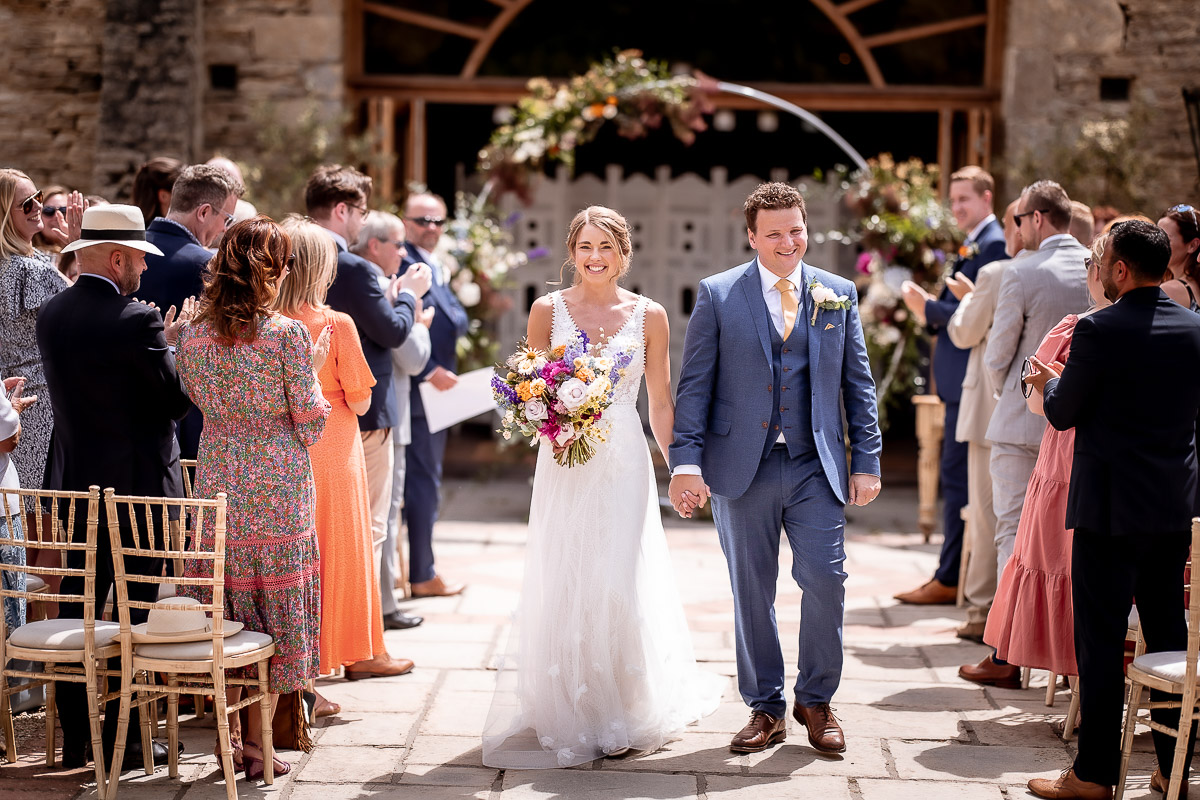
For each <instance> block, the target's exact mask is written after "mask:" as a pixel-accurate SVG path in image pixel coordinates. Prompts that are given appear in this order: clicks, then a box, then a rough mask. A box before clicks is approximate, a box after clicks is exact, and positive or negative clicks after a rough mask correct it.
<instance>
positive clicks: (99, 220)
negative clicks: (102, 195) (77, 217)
mask: <svg viewBox="0 0 1200 800" xmlns="http://www.w3.org/2000/svg"><path fill="white" fill-rule="evenodd" d="M94 244H119V245H122V246H123V247H132V248H133V249H135V250H141V251H143V252H146V253H152V254H154V255H156V256H161V255H162V254H163V251H162V250H159V249H158V248H157V247H155V246H154V245H152V244H150V242H147V241H146V223H145V220H144V219H143V218H142V210H141V209H140V208H138V207H137V206H123V205H119V204H110V205H103V206H92V207H91V208H89V209H87V210H86V211H84V212H83V230H82V231H80V234H79V238H78V239H76V240H75V241H73V242H71V243H70V244H68V245H67V246H66V247H64V248H63V249H62V251H63V252H64V253H70V252H73V251H75V250H82V249H83V248H85V247H91V246H92V245H94Z"/></svg>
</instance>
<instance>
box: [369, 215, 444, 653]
mask: <svg viewBox="0 0 1200 800" xmlns="http://www.w3.org/2000/svg"><path fill="white" fill-rule="evenodd" d="M350 252H352V253H354V254H356V255H359V256H362V257H363V258H365V259H366V260H367V261H369V262H371V264H373V265H374V266H375V267H376V268H377V271H378V273H379V274H378V276H377V279H378V280H379V282H380V288H383V289H384V290H386V289H387V284H388V282H389V281H390V280H391V278H392V276H393V275H395V274H396V273H397V272H399V271H400V260H401V258H402V257H403V256H405V255H406V254H407V251H406V250H405V249H404V223H403V222H402V221H401V220H400V218H399V217H397V216H396V215H394V214H388V213H386V212H383V211H372V212H371V213H370V214H368V215H367V220H366V224H364V225H363V229H362V230H361V231H360V232H359V234H358V241H357V242H355V244H354V246H352V247H351V248H350ZM416 312H417V317H416V321H417V324H415V325H413V326H412V328H411V329H410V330H409V332H408V338H407V339H405V340H404V344H402V345H400V346H399V347H393V348H392V385H393V388H394V390H395V395H396V419H397V423H396V428H395V429H394V430H393V431H392V452H393V457H392V494H391V504H390V506H389V508H388V517H387V526H388V527H387V538H386V539H385V540H384V542H383V546H382V555H381V558H380V563H379V595H380V598H381V607H382V610H383V625H384V627H385V628H387V629H389V630H402V629H404V628H414V627H416V626H417V625H420V624H421V622H423V621H424V618H423V617H419V616H414V615H410V614H406V613H404V612H403V611H401V610H400V608H399V607H398V606H397V605H396V589H397V586H396V583H397V576H398V575H399V574H400V572H399V570H398V569H397V556H398V553H397V542H398V541H399V537H400V514H401V510H402V509H403V500H404V476H405V465H406V457H405V448H406V447H407V446H408V444H409V442H411V441H412V433H411V431H412V427H411V424H410V417H409V402H408V398H409V392H410V389H411V378H412V376H413V375H415V374H417V373H419V372H420V371H421V370H422V369H424V368H425V363H426V362H427V361H428V360H429V349H430V346H429V325H430V323H431V322H432V320H433V314H434V308H433V306H430V307H429V308H427V309H423V308H422V302H421V301H420V300H418V301H417V305H416ZM399 588H403V587H402V586H401V587H399Z"/></svg>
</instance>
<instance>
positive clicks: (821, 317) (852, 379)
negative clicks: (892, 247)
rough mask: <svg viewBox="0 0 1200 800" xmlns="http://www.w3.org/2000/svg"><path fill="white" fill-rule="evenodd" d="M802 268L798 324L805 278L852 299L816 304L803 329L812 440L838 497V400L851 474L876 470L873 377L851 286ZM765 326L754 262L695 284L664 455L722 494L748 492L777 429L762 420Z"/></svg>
mask: <svg viewBox="0 0 1200 800" xmlns="http://www.w3.org/2000/svg"><path fill="white" fill-rule="evenodd" d="M802 275H803V286H801V287H798V290H799V292H800V294H801V297H802V298H803V305H802V307H801V310H800V314H799V316H798V317H797V320H796V324H797V325H808V324H809V322H810V320H811V319H812V316H813V302H812V295H811V293H810V292H809V290H808V286H809V284H810V283H811V282H812V281H814V280H817V281H820V282H821V283H822V284H823V285H825V286H827V287H828V288H830V289H832V290H834V291H835V292H837V293H838V294H839V295H842V294H844V295H846V296H848V297H849V298H850V308H849V309H847V310H842V309H837V310H833V311H829V310H824V309H822V310H821V311H819V313H818V314H817V320H816V324H815V325H813V326H812V327H810V328H809V335H808V358H809V380H810V383H811V387H812V400H813V403H812V407H813V414H812V432H813V440H814V441H815V442H816V445H817V453H818V454H819V456H820V459H821V466H822V468H823V469H824V472H825V476H826V478H827V479H828V481H829V485H830V486H831V487H832V488H833V493H834V494H835V495H836V496H837V498H838V499H839V500H841V501H842V502H843V503H844V502H846V497H847V491H848V488H847V487H848V482H849V474H848V473H847V469H846V446H845V441H846V437H845V435H844V434H843V429H842V407H843V405H844V406H845V409H846V422H847V425H848V431H849V438H850V470H849V471H850V472H854V473H859V472H861V473H867V474H871V475H878V474H879V453H880V450H881V447H882V438H881V436H880V434H879V421H878V414H877V409H876V402H875V381H874V380H873V379H872V377H871V364H870V362H869V361H868V360H867V348H866V344H865V343H864V341H863V333H862V323H861V322H860V321H859V318H858V293H857V292H856V291H855V289H854V284H853V283H851V282H850V281H848V280H846V279H845V278H841V277H838V276H837V275H834V274H833V273H830V272H826V271H824V270H820V269H817V268H815V267H813V266H810V265H809V264H804V265H803V272H802ZM770 325H771V316H770V313H769V312H768V311H767V303H766V300H765V299H764V298H763V294H762V284H761V282H760V280H759V273H758V261H757V260H755V261H751V262H750V263H748V264H742V265H741V266H738V267H734V268H733V269H731V270H727V271H725V272H722V273H720V274H717V275H713V276H711V277H708V278H705V279H704V280H702V281H701V282H700V290H699V291H698V292H697V294H696V306H695V308H694V309H693V311H692V317H691V319H690V320H689V321H688V327H687V335H686V337H685V338H684V344H683V364H682V367H681V368H680V374H679V391H678V393H677V396H676V401H675V441H674V443H672V445H671V447H670V461H671V467H672V469H674V468H675V467H677V466H679V465H680V464H699V465H700V468H701V470H702V472H703V475H704V481H705V483H707V484H708V485H709V487H710V488H711V489H712V491H713V493H714V494H718V495H721V496H723V497H729V498H737V497H740V496H741V495H742V494H744V493H745V491H746V489H747V488H749V486H750V483H751V481H753V479H754V475H755V473H756V472H757V471H758V465H759V462H760V461H761V460H762V456H763V452H764V451H765V450H766V444H767V437H768V436H772V435H777V434H775V432H773V431H769V430H767V426H766V423H765V422H764V420H769V419H770V418H771V410H772V403H773V401H772V394H771V392H770V391H765V392H764V391H763V388H764V387H766V386H768V385H770V384H771V383H772V382H773V380H774V378H773V376H772V372H771V334H770V328H769V326H770ZM829 326H832V327H829Z"/></svg>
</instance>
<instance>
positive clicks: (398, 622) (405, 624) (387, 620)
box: [383, 611, 425, 631]
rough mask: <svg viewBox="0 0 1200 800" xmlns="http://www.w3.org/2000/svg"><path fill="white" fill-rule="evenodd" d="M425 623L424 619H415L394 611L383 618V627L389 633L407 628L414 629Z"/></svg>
mask: <svg viewBox="0 0 1200 800" xmlns="http://www.w3.org/2000/svg"><path fill="white" fill-rule="evenodd" d="M424 621H425V618H424V617H417V616H413V615H410V614H405V613H404V612H403V611H396V612H393V613H391V614H385V615H384V617H383V627H384V629H385V630H389V631H402V630H406V629H408V628H415V627H417V626H418V625H420V624H421V623H422V622H424Z"/></svg>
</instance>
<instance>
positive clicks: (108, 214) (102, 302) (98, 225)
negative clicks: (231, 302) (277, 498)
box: [22, 205, 191, 768]
mask: <svg viewBox="0 0 1200 800" xmlns="http://www.w3.org/2000/svg"><path fill="white" fill-rule="evenodd" d="M145 237H146V232H145V228H144V226H143V221H142V214H141V211H140V210H139V209H137V208H136V207H135V206H129V205H106V206H96V207H93V208H89V209H87V210H86V211H84V212H83V218H82V230H81V235H80V238H79V239H77V240H75V241H74V242H71V243H70V244H68V245H67V246H66V248H65V250H64V252H75V253H77V254H78V258H79V264H80V277H79V280H77V281H76V282H75V284H74V285H73V286H70V287H68V288H66V289H65V290H63V291H62V292H60V293H59V294H57V295H55V296H54V297H51V298H50V299H48V300H47V301H46V302H45V304H44V305H43V306H42V309H41V311H40V312H39V314H38V318H37V344H38V347H39V349H40V351H41V354H42V357H43V359H44V366H45V381H46V386H47V388H48V390H49V391H48V398H43V401H46V400H48V402H49V403H51V404H52V405H53V408H54V439H53V453H52V454H51V457H50V468H49V469H48V470H47V487H48V488H50V489H65V490H67V491H86V490H87V488H88V487H89V486H91V485H98V486H104V487H111V488H113V489H114V490H116V492H117V493H118V494H123V495H140V496H147V497H182V496H183V481H182V474H181V473H180V469H179V446H178V444H177V443H176V441H175V436H174V431H175V428H174V425H173V420H175V419H178V418H179V417H181V416H183V414H184V412H185V411H186V410H187V403H188V399H187V395H186V394H184V390H183V384H182V383H181V382H180V380H179V376H178V374H177V373H176V371H175V360H174V358H173V357H172V355H171V352H170V349H169V348H170V347H172V346H173V345H174V344H175V342H176V339H177V337H178V335H179V331H180V328H181V327H182V325H183V323H184V322H186V321H187V319H188V318H189V316H190V313H191V308H190V306H188V307H186V308H184V309H182V310H180V313H179V314H178V315H176V314H175V313H174V312H173V311H172V310H170V309H168V310H167V314H166V316H165V318H164V316H163V315H161V314H160V313H159V312H158V311H157V310H156V309H153V308H150V307H149V306H147V305H144V304H142V303H138V302H135V301H134V300H133V298H132V297H130V295H132V294H133V293H135V292H136V291H137V288H138V284H139V280H140V276H141V274H142V272H143V270H145V268H146V262H145V254H146V253H153V252H157V248H155V247H154V245H152V244H150V243H149V242H147V241H146V240H145ZM55 274H57V273H55ZM38 405H41V403H40V402H39V403H38ZM36 407H37V406H34V408H36ZM27 414H28V412H27ZM22 474H24V473H22ZM26 480H27V481H28V479H26ZM105 516H106V514H105V512H104V511H101V517H100V527H99V533H98V536H97V542H96V545H97V553H96V560H95V563H96V575H95V588H94V591H95V595H94V597H95V599H96V604H97V607H98V608H103V606H104V604H105V599H106V598H107V597H108V596H109V592H110V590H111V589H112V587H113V585H114V579H113V576H114V573H115V570H114V566H113V560H112V555H111V554H112V550H111V548H110V546H109V527H108V524H107V520H106V519H105ZM61 521H62V522H64V523H65V522H66V520H61ZM86 522H87V520H86V519H84V518H83V517H81V516H78V515H77V516H76V518H75V529H74V530H73V531H71V534H72V536H73V537H74V538H75V540H76V541H77V542H79V541H82V537H83V536H84V535H85V527H86ZM118 523H119V525H120V527H121V529H122V530H123V531H128V530H129V528H128V525H129V522H128V515H127V514H126V513H125V512H124V511H122V512H120V516H119V517H118ZM154 524H155V526H156V528H158V529H159V530H158V534H159V535H160V536H161V535H164V532H163V531H162V530H161V520H159V519H158V518H157V517H156V518H155V520H154ZM129 535H131V534H129ZM158 541H162V539H161V538H159V539H158ZM100 554H103V556H101V555H100ZM67 559H68V565H69V566H72V567H74V568H77V569H78V568H82V567H83V565H84V559H85V553H84V552H83V551H82V550H74V551H71V552H70V553H68V555H67ZM162 567H163V563H162V559H161V558H156V557H134V558H130V559H129V561H128V562H127V569H128V570H129V572H130V573H131V574H134V575H155V574H161V573H162ZM62 591H63V593H65V594H83V591H84V583H83V579H82V578H81V577H79V576H73V577H67V578H64V579H63V581H62ZM156 591H157V588H156V587H155V586H154V585H153V584H149V583H140V582H133V583H131V584H130V587H129V596H130V599H131V600H135V601H141V602H145V601H150V600H153V599H154V596H155V593H156ZM147 613H148V612H147V611H146V610H145V609H132V610H131V617H132V621H133V623H134V624H137V623H140V622H144V621H145V620H146V615H147ZM59 616H60V617H63V618H80V617H82V616H83V604H82V603H63V604H61V605H60V607H59ZM109 668H110V669H116V670H119V669H120V663H119V659H113V660H110V661H109ZM114 675H119V672H117V673H114ZM118 682H119V680H118V678H116V677H112V678H110V680H109V684H108V685H109V688H110V690H115V689H116V684H117V683H118ZM56 700H57V703H58V717H59V722H60V724H61V726H62V731H63V751H62V761H63V765H64V766H66V767H78V766H82V765H83V764H85V763H87V761H88V760H90V759H91V758H92V757H93V756H94V755H95V756H98V755H100V754H92V753H90V745H91V741H90V740H91V735H90V732H89V724H88V716H89V715H88V701H87V697H86V694H85V692H84V687H83V685H82V684H80V683H67V682H60V683H58V685H57V688H56ZM118 706H119V700H116V699H114V700H112V701H110V702H109V704H108V707H107V711H106V713H105V720H104V730H103V733H102V737H101V738H102V740H103V743H104V753H103V757H104V758H105V760H106V761H111V756H112V752H113V750H114V745H115V743H116V734H117V720H118V717H119V716H120V715H119V713H118ZM129 723H130V724H129V729H128V736H127V738H126V744H125V758H124V761H123V762H122V763H123V764H124V766H125V767H126V768H128V767H130V766H132V765H140V764H141V763H142V744H141V735H140V733H139V731H138V717H137V713H136V709H135V710H134V711H132V712H131V713H130V717H129ZM153 751H154V752H153V758H154V761H155V762H156V763H166V760H167V749H166V747H165V746H163V745H162V744H160V743H154V744H153Z"/></svg>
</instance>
